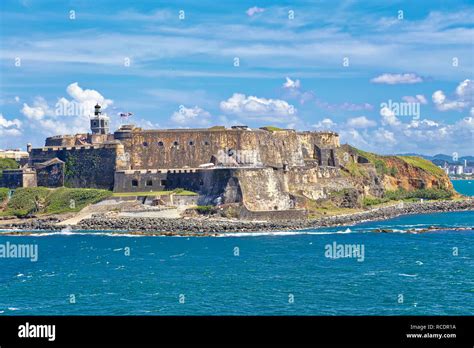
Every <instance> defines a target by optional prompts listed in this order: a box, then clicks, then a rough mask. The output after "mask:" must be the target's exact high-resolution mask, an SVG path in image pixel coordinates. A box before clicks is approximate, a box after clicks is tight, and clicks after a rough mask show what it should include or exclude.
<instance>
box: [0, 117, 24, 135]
mask: <svg viewBox="0 0 474 348" xmlns="http://www.w3.org/2000/svg"><path fill="white" fill-rule="evenodd" d="M21 126H22V122H21V121H20V120H18V119H16V118H14V119H13V120H7V119H6V118H5V117H4V116H3V114H1V113H0V135H9V136H18V135H21Z"/></svg>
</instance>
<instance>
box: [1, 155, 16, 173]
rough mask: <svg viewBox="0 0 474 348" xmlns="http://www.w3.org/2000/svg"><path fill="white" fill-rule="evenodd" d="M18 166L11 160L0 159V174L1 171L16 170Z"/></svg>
mask: <svg viewBox="0 0 474 348" xmlns="http://www.w3.org/2000/svg"><path fill="white" fill-rule="evenodd" d="M19 167H20V165H19V164H18V162H17V161H15V160H14V159H12V158H0V172H1V171H2V170H3V169H18V168H19Z"/></svg>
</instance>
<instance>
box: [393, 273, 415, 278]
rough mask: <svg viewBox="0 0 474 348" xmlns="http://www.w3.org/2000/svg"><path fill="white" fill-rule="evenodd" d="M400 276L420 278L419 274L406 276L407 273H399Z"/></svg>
mask: <svg viewBox="0 0 474 348" xmlns="http://www.w3.org/2000/svg"><path fill="white" fill-rule="evenodd" d="M398 275H399V276H402V277H418V274H405V273H398Z"/></svg>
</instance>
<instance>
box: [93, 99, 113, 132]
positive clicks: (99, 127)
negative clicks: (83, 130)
mask: <svg viewBox="0 0 474 348" xmlns="http://www.w3.org/2000/svg"><path fill="white" fill-rule="evenodd" d="M109 122H110V119H109V117H108V116H107V115H105V114H104V115H103V114H102V112H101V111H100V105H99V104H98V103H97V104H96V106H94V116H92V117H91V131H92V134H109Z"/></svg>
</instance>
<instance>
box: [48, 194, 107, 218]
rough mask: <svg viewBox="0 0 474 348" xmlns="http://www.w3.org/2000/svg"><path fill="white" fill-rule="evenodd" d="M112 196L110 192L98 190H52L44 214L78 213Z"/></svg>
mask: <svg viewBox="0 0 474 348" xmlns="http://www.w3.org/2000/svg"><path fill="white" fill-rule="evenodd" d="M111 195H112V192H111V191H107V190H98V189H80V188H75V189H70V188H59V189H56V190H52V191H51V194H50V195H49V196H48V198H47V202H46V203H47V208H46V211H45V212H46V213H51V214H57V213H64V212H70V211H71V212H72V211H79V210H81V209H82V208H84V207H85V206H87V205H89V204H94V203H97V202H100V201H102V200H104V199H105V198H107V197H110V196H111Z"/></svg>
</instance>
